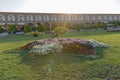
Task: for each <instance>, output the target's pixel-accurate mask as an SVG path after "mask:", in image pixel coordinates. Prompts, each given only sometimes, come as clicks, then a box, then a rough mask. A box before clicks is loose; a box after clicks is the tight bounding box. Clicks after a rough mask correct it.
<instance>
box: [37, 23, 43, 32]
mask: <svg viewBox="0 0 120 80" xmlns="http://www.w3.org/2000/svg"><path fill="white" fill-rule="evenodd" d="M37 30H38V32H44V27H43V26H42V25H41V24H40V25H39V26H38V28H37Z"/></svg>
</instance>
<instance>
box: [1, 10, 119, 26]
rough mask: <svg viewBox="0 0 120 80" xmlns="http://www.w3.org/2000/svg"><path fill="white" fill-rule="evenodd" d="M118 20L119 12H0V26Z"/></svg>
mask: <svg viewBox="0 0 120 80" xmlns="http://www.w3.org/2000/svg"><path fill="white" fill-rule="evenodd" d="M113 20H120V14H59V13H56V14H55V13H53V14H52V13H9V12H0V26H4V27H6V28H7V26H8V25H16V26H24V25H27V24H33V25H35V26H36V25H37V24H38V23H40V24H42V25H44V24H45V23H48V24H50V26H51V25H52V24H53V23H56V24H57V23H70V24H71V25H72V24H74V23H93V22H94V23H97V22H110V21H113Z"/></svg>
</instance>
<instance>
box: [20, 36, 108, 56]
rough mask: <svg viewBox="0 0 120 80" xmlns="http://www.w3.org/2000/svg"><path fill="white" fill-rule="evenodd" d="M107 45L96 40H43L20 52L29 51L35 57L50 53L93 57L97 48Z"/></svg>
mask: <svg viewBox="0 0 120 80" xmlns="http://www.w3.org/2000/svg"><path fill="white" fill-rule="evenodd" d="M108 47H109V46H108V45H107V44H104V43H102V42H98V41H96V40H82V39H79V38H54V39H43V40H37V41H33V42H30V43H28V44H26V45H24V46H22V47H20V48H18V49H19V50H28V51H29V53H31V54H33V55H45V54H49V53H58V52H65V53H74V54H84V55H93V54H96V51H95V48H108Z"/></svg>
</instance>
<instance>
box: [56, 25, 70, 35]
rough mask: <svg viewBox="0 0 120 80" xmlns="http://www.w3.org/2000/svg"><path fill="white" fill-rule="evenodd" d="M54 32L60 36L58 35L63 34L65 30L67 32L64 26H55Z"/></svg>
mask: <svg viewBox="0 0 120 80" xmlns="http://www.w3.org/2000/svg"><path fill="white" fill-rule="evenodd" d="M54 32H55V34H57V35H58V36H60V35H63V34H65V33H66V32H68V29H67V28H66V27H56V28H55V30H54Z"/></svg>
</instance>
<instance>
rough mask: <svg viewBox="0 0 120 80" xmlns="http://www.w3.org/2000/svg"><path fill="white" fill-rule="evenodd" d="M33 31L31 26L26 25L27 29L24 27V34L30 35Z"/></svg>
mask: <svg viewBox="0 0 120 80" xmlns="http://www.w3.org/2000/svg"><path fill="white" fill-rule="evenodd" d="M31 31H32V30H31V28H30V26H29V25H25V27H24V32H25V33H30V32H31Z"/></svg>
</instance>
